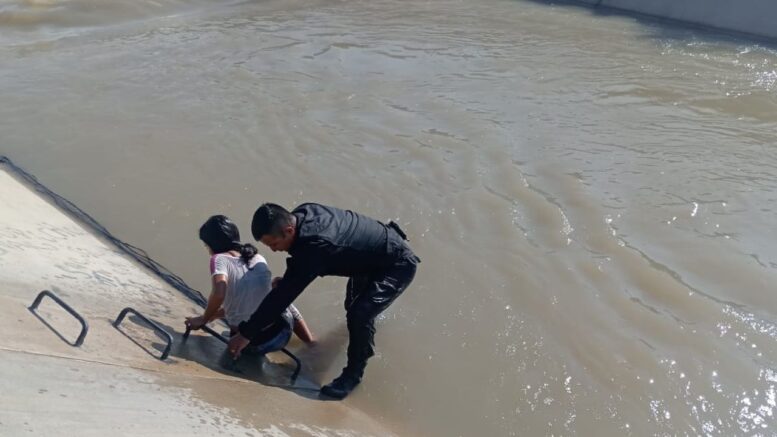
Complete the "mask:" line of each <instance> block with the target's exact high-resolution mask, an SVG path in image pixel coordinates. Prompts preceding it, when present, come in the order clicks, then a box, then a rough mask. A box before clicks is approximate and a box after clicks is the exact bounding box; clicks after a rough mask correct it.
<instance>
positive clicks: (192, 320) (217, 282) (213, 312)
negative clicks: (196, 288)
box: [186, 275, 227, 329]
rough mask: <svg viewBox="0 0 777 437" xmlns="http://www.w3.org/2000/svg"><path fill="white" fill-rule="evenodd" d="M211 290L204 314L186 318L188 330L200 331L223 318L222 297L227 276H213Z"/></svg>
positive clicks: (224, 294) (224, 293)
mask: <svg viewBox="0 0 777 437" xmlns="http://www.w3.org/2000/svg"><path fill="white" fill-rule="evenodd" d="M211 282H212V289H211V292H210V296H209V297H208V305H207V306H206V307H205V312H204V313H203V314H202V315H201V316H199V317H187V318H186V326H187V327H189V328H190V329H200V328H202V326H203V325H205V324H206V323H208V322H211V321H213V320H216V319H218V318H221V317H224V308H222V307H221V305H222V304H223V303H224V296H226V294H227V276H226V275H213V276H212V280H211Z"/></svg>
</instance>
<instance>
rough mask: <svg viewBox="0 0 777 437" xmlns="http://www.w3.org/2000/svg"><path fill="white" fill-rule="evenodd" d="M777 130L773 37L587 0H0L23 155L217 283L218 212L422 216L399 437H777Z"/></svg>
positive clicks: (329, 290) (204, 282)
mask: <svg viewBox="0 0 777 437" xmlns="http://www.w3.org/2000/svg"><path fill="white" fill-rule="evenodd" d="M776 127H777V51H775V50H774V47H773V46H769V45H768V44H763V43H761V44H759V43H755V42H752V41H747V40H739V39H735V38H731V37H727V36H724V35H719V34H715V33H711V32H705V31H700V30H689V29H684V28H682V27H678V26H675V25H670V24H666V23H659V22H651V21H647V20H643V19H635V18H633V17H628V16H619V15H607V14H604V15H602V14H594V13H592V12H591V11H590V10H587V9H583V8H577V7H570V6H563V5H551V4H547V3H543V2H533V1H501V0H482V1H477V2H476V1H450V0H429V1H404V0H377V1H361V0H339V1H335V0H318V1H317V0H312V1H309V2H302V1H297V0H293V1H289V2H287V1H277V0H270V1H255V2H231V3H230V2H202V1H197V0H194V1H175V0H162V1H155V2H151V1H146V2H135V1H127V0H112V1H110V2H94V1H93V0H70V1H58V0H50V1H21V0H0V133H1V135H0V137H1V138H2V144H0V153H3V154H5V155H8V156H9V157H11V158H12V159H14V160H15V161H16V162H17V163H18V164H20V165H22V166H23V167H25V168H26V169H28V170H29V171H31V172H33V173H34V174H36V175H37V176H38V177H39V178H40V179H41V181H42V182H44V183H45V184H47V185H48V186H50V187H51V188H53V189H54V190H56V191H58V192H59V193H61V194H63V195H64V196H66V197H67V198H69V199H70V200H72V201H74V202H75V203H76V204H78V205H79V206H80V207H81V208H83V209H84V210H86V211H88V212H90V213H91V214H93V215H94V217H95V218H96V219H97V220H99V221H100V222H101V223H103V224H104V225H106V226H107V227H108V228H109V229H110V230H112V231H113V232H114V233H115V234H116V235H118V236H119V237H121V238H123V239H125V240H126V241H128V242H131V243H132V244H135V245H137V246H139V247H141V248H144V249H146V250H147V251H148V252H149V253H150V254H151V256H153V257H154V258H155V259H157V260H159V261H160V262H162V263H163V264H165V265H166V266H167V267H169V268H170V269H171V270H173V271H175V272H176V273H178V274H180V275H181V276H182V277H183V278H184V279H186V280H187V281H188V282H189V283H190V284H191V285H193V286H195V287H197V288H199V289H201V290H203V291H206V292H207V287H208V274H207V266H208V262H207V253H206V252H205V250H204V248H203V246H202V244H201V243H200V242H199V241H198V239H197V228H198V227H199V225H200V224H201V223H202V222H203V221H204V220H205V219H206V218H207V217H208V216H209V215H211V214H215V213H223V214H226V215H229V216H231V217H233V218H235V220H236V221H237V222H238V223H239V224H240V226H241V228H242V229H243V232H244V237H245V238H244V239H250V238H249V237H250V235H249V232H248V226H249V223H250V217H251V214H252V212H253V210H254V209H255V208H256V207H257V206H258V205H259V204H260V203H261V202H263V201H275V202H278V203H282V204H285V205H288V206H293V205H295V204H297V203H300V202H303V201H318V202H322V203H329V204H333V205H337V206H341V207H345V208H351V209H355V210H357V211H360V212H363V213H366V214H369V215H372V216H374V217H376V218H379V219H394V220H397V221H398V222H399V223H401V224H402V226H403V227H404V228H405V230H406V231H407V232H408V234H409V235H410V238H411V243H412V245H413V247H414V248H415V249H416V251H417V252H418V253H419V255H420V256H421V257H422V259H423V263H422V264H421V268H420V270H419V274H418V276H417V278H416V281H415V283H414V285H413V286H412V287H411V288H410V289H409V290H408V291H407V293H406V294H405V295H404V296H402V297H401V298H400V299H399V300H398V301H397V302H396V304H395V305H393V306H392V307H391V309H390V310H389V311H387V312H386V314H385V315H384V316H383V317H382V318H381V321H380V322H379V327H378V337H377V343H378V351H379V354H378V356H376V357H375V358H374V359H373V360H372V361H371V364H370V366H369V368H368V374H367V378H366V382H365V384H363V386H362V387H361V388H360V389H359V390H358V391H357V392H356V393H355V394H354V395H353V396H352V397H350V398H349V399H348V400H347V401H346V402H348V403H350V404H351V405H353V406H354V407H356V408H360V409H363V410H364V411H367V412H368V413H370V414H372V415H373V416H375V417H377V418H379V419H380V420H384V421H385V422H387V423H396V424H401V430H402V432H403V433H407V432H409V433H416V434H420V435H598V436H621V435H772V434H774V433H777V428H776V426H777V425H776V424H777V419H776V418H775V415H777V390H775V386H776V385H777V364H775V362H777V297H775V290H776V289H777V285H775V284H777V281H776V280H775V279H777V272H776V271H775V268H777V233H776V232H775V227H774V223H775V220H774V218H775V207H777V134H775V132H777V131H776V130H775V128H776ZM0 213H1V212H0ZM260 249H261V250H262V252H263V253H264V254H266V255H267V256H268V259H269V261H270V266H271V268H272V269H273V270H274V271H275V272H277V273H281V272H282V271H283V268H284V261H283V257H282V256H280V255H279V254H270V253H268V251H267V250H266V249H265V248H263V247H261V246H260ZM344 286H345V282H344V281H343V280H338V279H331V280H330V279H326V280H319V281H317V282H315V283H314V284H313V286H311V288H310V289H309V290H308V291H307V292H306V293H304V294H303V295H302V297H301V299H300V300H299V306H300V308H301V309H302V310H303V312H304V314H305V316H306V319H307V320H308V322H309V324H310V325H311V326H312V328H313V329H314V330H315V331H316V332H317V333H318V334H319V335H320V336H321V337H322V340H323V341H324V344H325V345H326V346H327V349H325V350H324V351H322V352H318V353H309V355H310V356H309V359H308V365H309V371H308V373H309V376H310V377H311V378H313V379H314V380H317V381H319V382H326V381H327V380H328V379H329V378H331V377H332V376H335V375H336V373H337V371H338V370H339V366H341V365H342V364H343V363H342V360H343V355H344V353H343V352H342V350H341V349H339V348H342V347H343V344H342V343H343V341H344V338H343V335H342V327H343V324H344V313H343V311H342V308H341V301H342V298H343V296H344V293H343V288H344Z"/></svg>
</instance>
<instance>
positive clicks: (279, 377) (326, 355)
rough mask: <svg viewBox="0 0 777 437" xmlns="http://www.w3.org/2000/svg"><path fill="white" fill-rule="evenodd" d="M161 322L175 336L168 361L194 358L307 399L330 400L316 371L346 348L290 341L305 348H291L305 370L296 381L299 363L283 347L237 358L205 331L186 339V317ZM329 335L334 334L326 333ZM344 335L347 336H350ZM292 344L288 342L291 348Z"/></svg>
mask: <svg viewBox="0 0 777 437" xmlns="http://www.w3.org/2000/svg"><path fill="white" fill-rule="evenodd" d="M157 324H159V326H161V327H162V328H164V329H165V330H166V331H167V332H168V333H170V335H172V336H173V347H172V350H171V351H170V357H168V359H167V360H166V361H171V360H172V361H171V362H176V361H177V360H187V361H194V362H196V363H199V364H201V365H203V366H205V367H207V368H208V369H211V370H213V371H215V372H218V373H221V374H224V375H229V376H232V377H237V378H242V379H246V380H249V381H253V382H257V383H259V384H262V385H265V386H268V387H276V388H282V389H284V390H287V391H290V392H292V393H295V394H296V395H298V396H301V397H304V398H307V399H314V400H321V401H328V400H330V399H329V398H327V397H322V396H320V395H319V388H320V386H319V384H318V383H317V382H316V381H315V374H316V373H317V369H320V368H321V366H322V364H323V365H324V366H326V368H327V369H328V366H329V365H331V362H332V361H331V360H332V358H333V357H331V355H333V354H337V353H339V352H340V351H341V350H342V348H341V347H336V346H337V344H333V342H331V341H327V340H322V341H320V342H319V343H318V345H317V346H315V347H309V346H306V345H304V344H302V343H298V342H296V341H292V342H291V343H289V345H293V344H294V343H298V344H299V345H300V346H301V348H294V349H293V350H292V349H290V350H291V351H292V352H293V353H294V354H295V355H296V356H297V357H298V358H299V359H300V360H301V361H302V372H301V374H300V376H299V377H298V378H297V379H296V381H293V382H292V381H291V375H292V374H293V373H294V369H295V364H294V362H293V361H292V360H291V359H290V358H288V357H287V356H286V355H284V354H283V353H282V352H280V351H277V352H271V353H268V354H267V355H256V354H252V353H251V352H245V353H243V355H241V357H240V358H238V359H237V360H234V359H233V358H232V356H231V354H229V352H228V351H227V346H226V345H225V344H224V343H222V342H221V341H220V340H218V339H216V338H215V337H213V336H211V335H209V334H206V333H204V332H203V331H192V333H191V335H189V337H188V339H186V340H185V341H184V340H183V333H184V332H185V327H184V325H183V321H182V322H181V326H180V327H179V328H180V329H179V330H177V329H175V328H174V327H172V326H169V325H165V324H163V323H160V322H157ZM211 328H213V329H214V330H215V331H216V332H221V333H222V335H223V336H225V337H229V332H228V329H227V328H226V327H225V326H224V325H221V324H211ZM338 331H339V330H338ZM343 331H344V330H343ZM334 334H337V332H334ZM325 337H327V338H329V337H333V336H331V335H326V336H325ZM334 337H336V338H339V337H343V336H341V335H334ZM343 338H344V339H347V337H343ZM160 339H161V338H160ZM162 340H163V339H162ZM345 341H346V340H343V341H339V342H335V343H341V344H340V346H342V344H344V342H345ZM136 343H137V342H136ZM165 344H166V342H165V341H164V340H163V342H162V343H154V344H153V348H154V349H156V350H162V349H164V347H165ZM290 347H291V346H287V348H290ZM322 352H323V353H322ZM152 355H153V354H152ZM173 357H175V358H173ZM323 361H325V362H326V364H324V363H323Z"/></svg>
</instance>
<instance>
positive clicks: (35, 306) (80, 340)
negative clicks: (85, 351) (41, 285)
mask: <svg viewBox="0 0 777 437" xmlns="http://www.w3.org/2000/svg"><path fill="white" fill-rule="evenodd" d="M46 296H48V297H50V298H51V300H53V301H54V302H56V303H58V304H59V306H61V307H62V308H64V309H65V311H67V312H68V313H70V315H72V316H73V317H75V318H76V320H78V322H79V323H81V333H80V334H78V338H77V339H76V342H75V343H73V346H74V347H79V346H81V345H82V344H83V343H84V339H85V338H86V334H87V333H88V332H89V323H87V322H86V319H84V318H83V316H81V314H78V312H76V310H74V309H73V308H72V307H71V306H70V305H68V304H66V303H65V301H63V300H62V299H60V298H59V296H57V295H56V294H54V293H53V292H51V291H49V290H43V291H41V292H40V293H38V296H37V297H35V300H34V301H33V302H32V305H30V306H29V310H30V312H31V313H33V314H35V315H36V316H37V317H38V318H39V319H40V320H41V321H42V322H43V323H45V324H46V325H47V326H48V327H49V328H50V329H51V330H53V331H54V332H55V333H57V334H59V333H58V332H57V331H56V330H54V328H53V327H52V326H51V325H49V324H48V323H47V322H46V321H45V320H43V318H41V317H40V315H39V314H38V313H37V312H36V311H35V310H37V309H38V306H39V305H40V303H41V301H42V300H43V298H44V297H46ZM60 338H62V339H63V340H64V338H63V337H62V336H61V335H60ZM65 341H67V340H65Z"/></svg>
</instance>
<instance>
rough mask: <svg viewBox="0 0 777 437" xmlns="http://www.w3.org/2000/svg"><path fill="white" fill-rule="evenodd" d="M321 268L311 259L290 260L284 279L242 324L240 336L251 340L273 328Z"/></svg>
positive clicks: (239, 328)
mask: <svg viewBox="0 0 777 437" xmlns="http://www.w3.org/2000/svg"><path fill="white" fill-rule="evenodd" d="M319 268H320V267H319V266H318V265H317V264H314V263H313V262H311V260H310V259H309V258H308V259H295V258H293V257H292V258H289V259H288V260H287V267H286V273H285V274H284V275H283V279H281V281H280V282H279V283H278V285H277V286H276V287H275V288H273V289H272V290H271V291H270V293H269V294H268V295H267V296H266V297H265V298H264V300H263V301H262V303H261V304H260V305H259V308H257V309H256V311H254V314H253V315H251V318H250V319H248V320H247V321H245V322H243V323H241V324H240V326H239V327H238V330H239V331H240V335H242V336H243V337H245V338H247V339H249V340H251V339H253V338H254V337H255V336H256V334H258V333H259V332H261V331H262V330H264V329H267V328H268V327H269V326H271V325H272V324H273V323H274V322H275V321H276V320H277V319H278V317H279V316H280V315H281V313H282V312H283V311H284V310H285V309H286V308H288V306H289V305H291V303H292V302H294V299H296V298H297V296H299V295H300V293H302V291H303V290H305V287H307V286H308V285H309V284H310V283H311V282H313V280H314V279H315V278H316V276H318V272H319Z"/></svg>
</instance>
